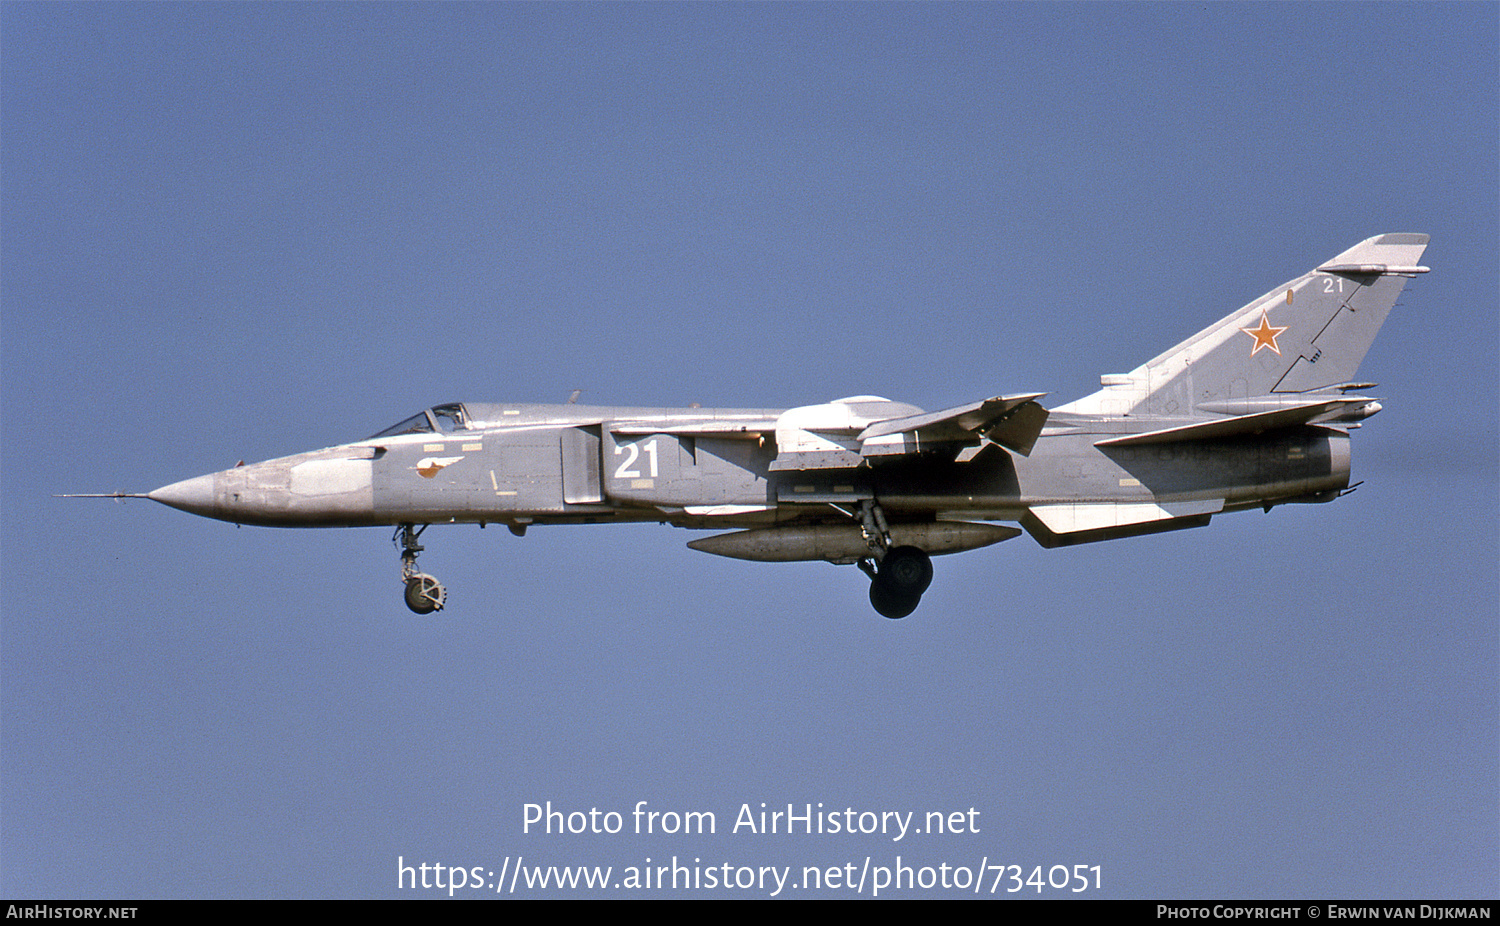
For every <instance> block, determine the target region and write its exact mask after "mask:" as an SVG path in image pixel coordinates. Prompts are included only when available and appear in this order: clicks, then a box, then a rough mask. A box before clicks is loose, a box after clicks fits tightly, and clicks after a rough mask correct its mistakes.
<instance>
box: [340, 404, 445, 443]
mask: <svg viewBox="0 0 1500 926" xmlns="http://www.w3.org/2000/svg"><path fill="white" fill-rule="evenodd" d="M468 429H469V418H468V416H467V415H465V414H464V407H463V405H462V404H460V403H458V402H451V403H449V404H447V405H434V406H433V407H432V408H429V409H425V410H423V411H420V412H417V413H416V414H415V415H412V416H411V417H410V418H407V419H406V420H404V421H400V422H397V423H396V424H393V425H391V426H390V427H388V428H386V429H385V430H384V431H380V432H378V433H375V434H371V435H370V436H369V437H367V438H366V440H375V439H376V438H378V437H398V436H400V435H402V434H432V433H449V432H453V431H467V430H468Z"/></svg>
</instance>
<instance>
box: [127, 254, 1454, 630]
mask: <svg viewBox="0 0 1500 926" xmlns="http://www.w3.org/2000/svg"><path fill="white" fill-rule="evenodd" d="M1427 238H1428V236H1426V235H1419V234H1387V235H1379V236H1377V237H1374V238H1370V239H1368V240H1366V241H1363V242H1361V243H1359V244H1357V245H1355V246H1354V247H1352V248H1350V249H1349V250H1347V251H1345V252H1344V253H1342V254H1340V255H1338V256H1337V257H1335V258H1333V259H1332V260H1330V261H1328V262H1326V263H1324V264H1321V265H1319V266H1318V267H1317V268H1315V269H1313V270H1312V271H1310V272H1308V273H1306V274H1303V275H1302V276H1300V277H1297V278H1296V279H1294V280H1291V281H1290V282H1288V283H1285V284H1283V285H1281V286H1278V287H1276V288H1275V289H1273V290H1271V291H1270V292H1268V293H1266V294H1265V295H1264V296H1261V297H1260V298H1258V299H1256V300H1254V301H1252V302H1251V303H1249V304H1248V305H1246V306H1245V307H1244V308H1242V309H1239V310H1237V311H1235V312H1233V313H1231V314H1230V315H1228V316H1226V317H1225V318H1223V319H1222V320H1220V321H1218V322H1216V323H1214V324H1213V325H1210V326H1209V327H1207V328H1205V329H1204V330H1202V331H1200V332H1199V333H1197V334H1195V335H1193V336H1192V337H1190V338H1188V339H1187V340H1185V341H1183V342H1182V343H1181V344H1178V345H1177V346H1176V347H1173V348H1171V349H1169V350H1167V351H1166V352H1164V353H1162V354H1161V355H1159V356H1157V357H1155V358H1154V359H1152V360H1149V361H1147V362H1146V363H1144V364H1142V365H1141V366H1139V367H1137V368H1135V369H1134V370H1132V371H1131V372H1129V373H1125V374H1118V375H1107V376H1104V377H1103V378H1102V386H1103V388H1102V389H1100V390H1099V391H1098V392H1095V393H1093V394H1092V395H1089V396H1086V397H1084V398H1081V399H1078V400H1077V401H1074V402H1070V403H1068V404H1066V405H1059V406H1056V407H1054V408H1051V409H1047V408H1045V407H1043V405H1042V404H1041V403H1040V400H1041V399H1042V397H1043V394H1042V393H1034V392H1028V393H1019V394H1014V395H1002V396H995V397H993V398H985V399H981V400H979V401H976V402H969V403H967V404H964V405H959V406H956V407H953V408H946V409H943V410H941V411H935V412H924V411H923V410H922V409H920V408H917V407H915V406H912V405H907V404H905V403H902V402H893V401H891V400H889V399H883V398H879V397H877V396H855V397H852V398H844V399H837V400H835V401H832V402H825V403H822V404H818V405H805V406H802V407H799V408H791V409H771V408H751V409H704V408H687V409H682V408H608V407H591V406H583V405H575V404H557V405H526V404H508V403H499V404H493V403H478V402H455V403H451V404H446V405H438V406H435V407H433V408H429V409H426V410H424V411H420V412H418V413H417V414H415V415H413V416H411V417H410V418H407V419H405V420H404V421H401V422H400V423H398V424H396V425H393V426H391V427H389V428H386V429H385V430H383V431H381V432H379V433H378V434H374V435H371V436H370V437H367V438H365V439H363V440H356V441H353V442H351V443H346V444H339V445H338V446H336V447H330V448H328V449H325V450H315V451H313V452H311V453H299V454H296V455H294V456H289V457H283V458H281V459H276V460H269V461H267V462H264V463H256V464H254V465H250V466H245V465H241V466H237V467H235V468H233V469H229V470H225V471H224V472H219V473H211V474H209V475H206V476H197V477H195V478H192V479H187V480H184V481H182V482H176V483H173V484H171V485H168V486H164V487H163V488H160V489H157V490H156V491H154V492H150V493H147V494H146V495H144V496H140V497H145V498H151V499H154V500H156V501H158V502H161V503H162V504H165V505H170V506H171V507H173V508H179V509H182V510H183V511H188V512H191V513H193V514H198V515H203V516H204V517H209V518H217V519H219V520H222V521H230V522H234V523H236V524H260V525H271V526H277V527H355V526H364V525H386V526H391V527H394V528H395V537H394V539H395V540H396V542H397V543H398V545H399V548H400V551H401V576H402V579H403V581H404V583H405V589H406V592H405V597H406V604H407V606H408V607H410V608H411V610H412V611H415V612H416V613H418V614H428V613H431V612H433V611H437V610H440V609H442V607H443V605H444V603H445V601H446V598H447V593H446V591H445V590H444V588H443V586H442V585H441V584H440V583H439V582H438V581H437V579H435V578H433V577H432V576H431V575H428V574H426V573H422V572H419V571H418V570H417V565H416V562H417V554H418V553H420V552H421V551H422V549H423V547H422V546H421V544H420V543H419V542H418V538H419V537H421V536H422V533H423V531H424V530H425V529H426V528H427V527H428V526H430V525H432V524H455V523H462V524H475V523H477V524H480V525H485V524H504V525H506V526H508V527H509V528H510V530H511V531H512V532H513V533H515V534H517V535H522V534H524V533H525V532H526V530H527V528H529V527H531V526H532V525H545V524H603V523H613V522H626V521H658V522H662V523H667V524H673V525H677V526H679V527H688V528H695V529H702V528H708V529H719V530H724V529H729V532H728V533H720V534H716V535H714V536H711V537H705V538H703V539H699V540H693V541H691V542H690V543H689V544H688V546H689V547H691V548H693V549H695V550H701V551H703V552H705V553H713V554H716V555H718V556H729V557H736V558H739V559H749V560H762V561H772V562H785V561H795V560H825V561H827V562H830V563H839V564H846V565H848V564H853V565H857V566H858V567H859V568H860V569H861V570H863V571H864V572H865V573H866V574H867V575H868V576H869V578H870V586H869V594H870V602H871V604H873V605H874V607H875V610H876V611H878V612H879V613H880V614H882V615H885V616H886V617H890V618H900V617H905V616H906V615H908V614H910V613H911V612H912V611H913V610H914V609H915V608H916V607H917V604H918V602H919V601H920V600H921V597H922V593H923V592H925V591H926V590H927V587H928V584H929V583H930V582H931V581H932V560H931V557H932V556H934V555H938V554H944V553H957V552H960V551H963V550H973V549H977V548H979V547H984V546H988V545H990V544H993V543H998V542H999V541H1002V540H1008V539H1010V538H1012V537H1015V536H1017V535H1019V534H1020V533H1021V530H1020V529H1019V528H1016V527H1012V526H1009V525H1006V524H996V523H992V522H1017V523H1019V524H1020V526H1021V527H1022V528H1025V530H1026V531H1027V532H1029V533H1030V534H1031V535H1032V536H1033V537H1034V538H1035V539H1036V540H1037V541H1038V542H1039V543H1041V544H1042V545H1043V546H1045V547H1056V546H1065V545H1069V544H1077V543H1090V542H1093V541H1098V540H1112V539H1115V538H1120V537H1129V536H1133V535H1137V534H1147V533H1153V532H1157V531H1168V530H1177V529H1179V528H1187V527H1201V526H1203V525H1205V524H1207V523H1208V522H1209V520H1210V519H1211V518H1212V517H1213V516H1214V515H1216V514H1220V513H1224V512H1231V511H1241V510H1245V509H1250V508H1264V509H1266V510H1267V511H1269V510H1270V509H1271V508H1272V507H1273V506H1275V505H1283V504H1288V503H1293V502H1326V501H1330V500H1332V499H1335V498H1338V497H1339V496H1340V495H1343V494H1345V493H1346V492H1347V491H1349V473H1350V466H1349V432H1350V430H1352V429H1354V428H1358V427H1359V426H1360V424H1359V423H1360V422H1361V421H1362V420H1363V419H1365V418H1368V417H1369V416H1370V415H1373V414H1375V413H1376V412H1377V411H1379V410H1380V403H1379V402H1377V401H1375V400H1374V399H1372V398H1369V397H1367V396H1365V395H1362V394H1361V393H1362V391H1364V390H1367V389H1369V388H1371V387H1372V386H1373V385H1374V384H1373V383H1362V382H1356V381H1355V374H1356V372H1357V371H1358V368H1359V364H1360V361H1361V360H1362V359H1363V358H1364V356H1365V352H1366V351H1367V350H1368V349H1369V347H1370V344H1371V342H1372V341H1373V340H1374V338H1375V335H1376V333H1377V332H1378V331H1379V329H1380V326H1381V324H1382V323H1383V322H1384V321H1385V318H1386V315H1387V313H1389V312H1390V310H1391V308H1392V306H1393V305H1395V303H1396V298H1397V297H1398V296H1399V295H1400V293H1401V291H1402V288H1403V287H1404V286H1405V284H1406V281H1407V279H1408V278H1410V277H1412V276H1414V275H1416V274H1421V273H1426V272H1427V268H1426V267H1422V266H1419V265H1418V263H1417V262H1418V260H1419V259H1420V258H1421V256H1422V252H1423V250H1424V249H1425V248H1426V245H1427Z"/></svg>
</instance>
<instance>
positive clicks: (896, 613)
mask: <svg viewBox="0 0 1500 926" xmlns="http://www.w3.org/2000/svg"><path fill="white" fill-rule="evenodd" d="M921 601H922V595H921V593H920V592H918V593H917V594H911V593H907V592H900V591H896V590H894V589H892V588H891V587H890V586H888V585H886V584H885V583H883V582H881V581H880V580H878V579H877V580H876V581H874V582H871V583H870V604H871V605H872V606H873V607H874V608H875V611H876V613H878V614H879V615H880V616H881V617H888V618H890V619H891V620H893V621H898V620H900V619H901V618H903V617H905V616H906V615H908V614H910V613H911V612H913V611H915V610H916V609H917V605H918V604H920V603H921Z"/></svg>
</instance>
